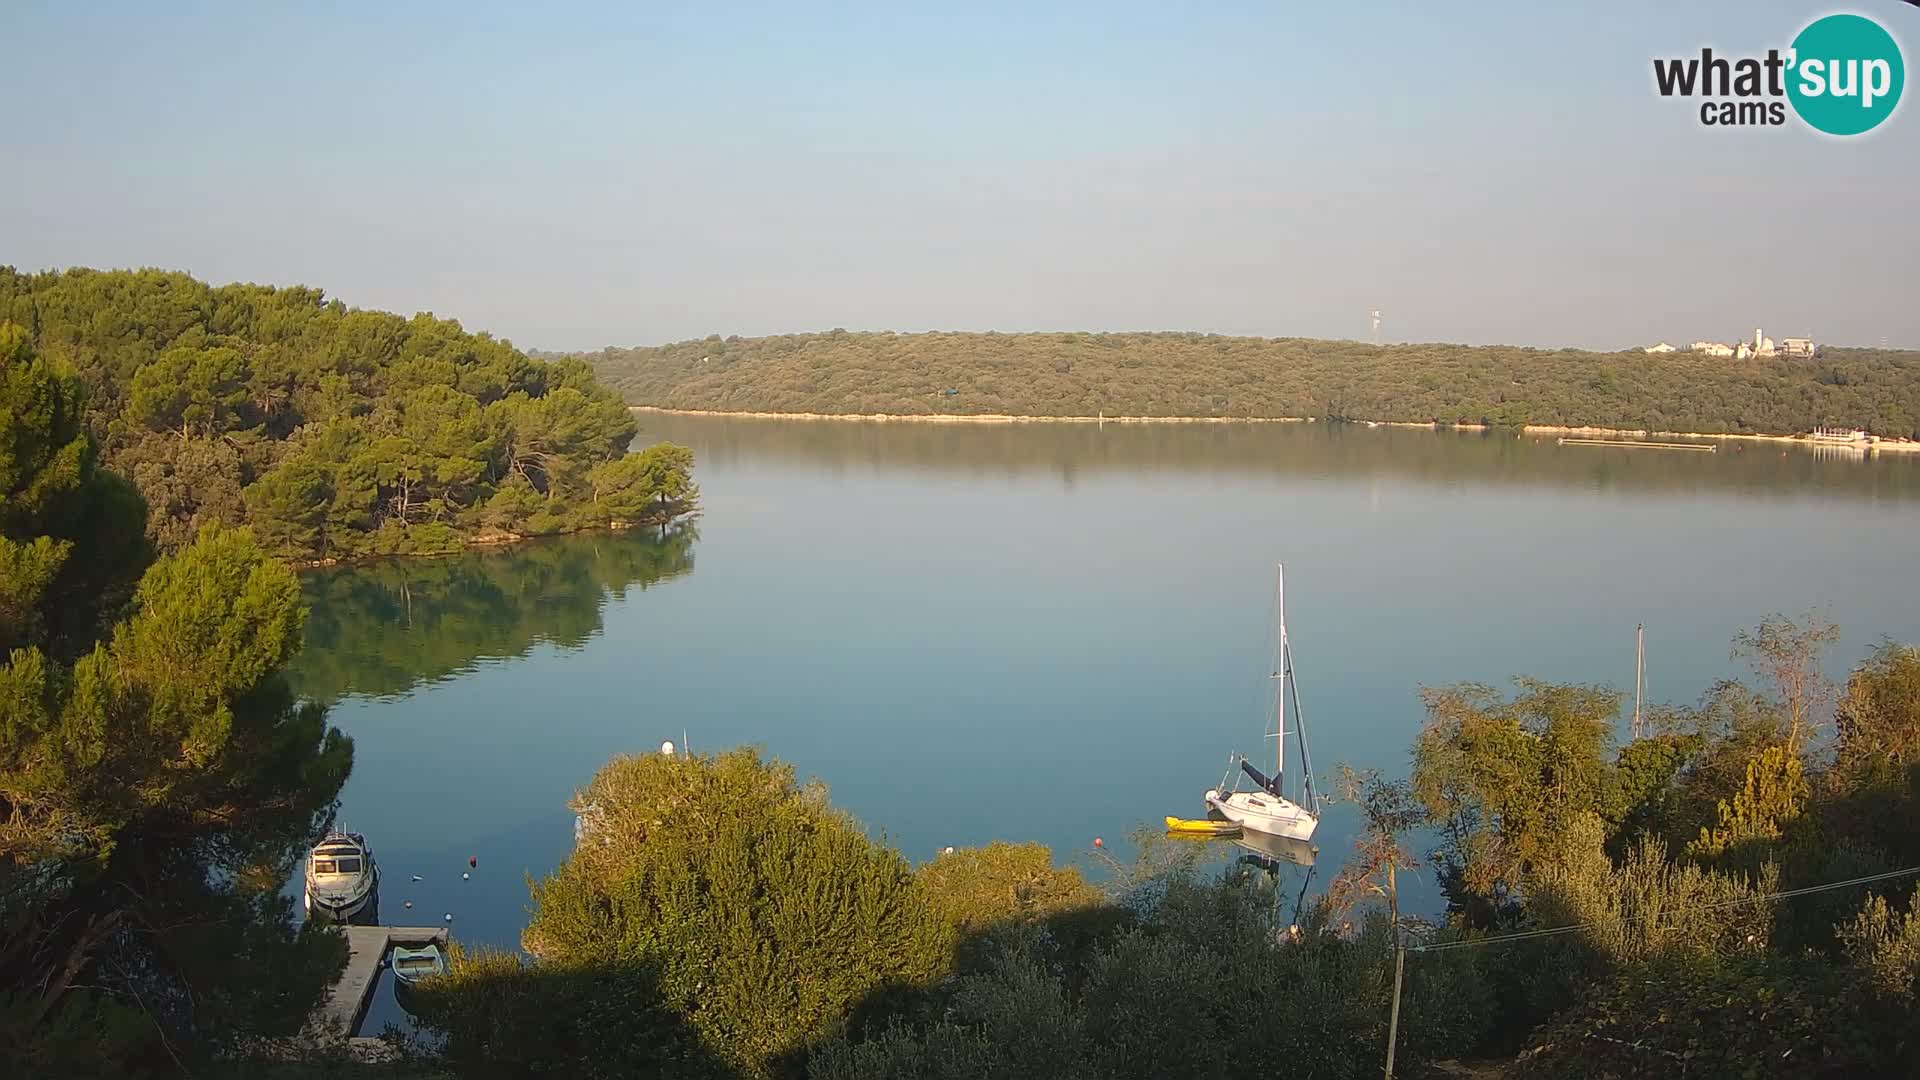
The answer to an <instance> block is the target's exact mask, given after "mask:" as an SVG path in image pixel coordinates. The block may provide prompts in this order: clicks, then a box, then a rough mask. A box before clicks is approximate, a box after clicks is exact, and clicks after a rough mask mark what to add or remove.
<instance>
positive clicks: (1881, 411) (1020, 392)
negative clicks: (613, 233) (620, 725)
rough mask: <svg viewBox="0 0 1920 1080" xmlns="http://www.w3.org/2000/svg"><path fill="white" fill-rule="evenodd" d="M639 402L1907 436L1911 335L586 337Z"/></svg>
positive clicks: (1918, 395) (1914, 420)
mask: <svg viewBox="0 0 1920 1080" xmlns="http://www.w3.org/2000/svg"><path fill="white" fill-rule="evenodd" d="M584 359H586V360H589V361H591V362H592V364H593V366H594V369H595V370H596V371H597V372H598V373H599V375H600V378H601V379H602V380H604V381H605V382H606V383H607V384H609V385H610V386H612V387H613V388H614V389H616V390H618V391H619V392H620V393H622V394H623V395H625V396H626V399H627V400H628V401H629V402H631V403H633V404H637V405H656V406H661V407H664V408H678V409H715V410H723V411H740V412H814V413H902V414H930V413H932V414H940V413H945V414H955V415H967V414H985V415H991V414H1000V413H1008V414H1013V415H1019V416H1095V415H1098V414H1101V413H1105V414H1106V415H1108V416H1313V417H1325V418H1332V419H1354V420H1393V421H1411V422H1417V423H1426V422H1430V421H1437V422H1440V423H1471V424H1481V423H1485V424H1511V425H1518V424H1562V425H1591V426H1596V427H1613V428H1627V429H1642V428H1645V429H1652V430H1659V431H1699V432H1720V433H1752V434H1795V433H1799V432H1804V431H1808V430H1810V429H1812V428H1814V427H1817V426H1819V425H1822V424H1837V425H1844V426H1847V427H1860V428H1866V429H1868V430H1870V431H1873V432H1875V433H1877V434H1880V435H1887V436H1901V437H1911V436H1913V435H1914V434H1915V428H1916V427H1920V353H1916V352H1902V351H1875V350H1868V349H1828V350H1826V351H1825V353H1824V354H1823V355H1822V356H1820V357H1817V358H1814V359H1802V360H1787V359H1769V360H1743V361H1734V360H1725V359H1714V358H1711V357H1706V356H1702V355H1699V354H1693V353H1684V352H1683V353H1666V354H1658V355H1649V354H1646V353H1642V352H1640V351H1638V350H1632V351H1629V352H1622V353H1593V352H1582V351H1579V350H1574V349H1561V350H1557V351H1545V350H1539V349H1522V348H1515V347H1511V346H1504V345H1496V346H1467V345H1387V346H1371V345H1363V344H1360V343H1359V342H1353V341H1315V340H1309V339H1305V338H1236V337H1220V336H1218V335H1213V334H948V333H930V334H890V333H848V332H846V331H844V330H835V331H832V332H830V333H825V334H800V335H789V336H785V337H769V338H737V337H730V338H726V339H722V338H720V337H718V336H714V337H709V338H706V339H704V340H701V341H686V342H681V343H679V344H675V345H663V346H658V347H652V348H639V349H606V350H602V351H601V352H598V353H589V354H584Z"/></svg>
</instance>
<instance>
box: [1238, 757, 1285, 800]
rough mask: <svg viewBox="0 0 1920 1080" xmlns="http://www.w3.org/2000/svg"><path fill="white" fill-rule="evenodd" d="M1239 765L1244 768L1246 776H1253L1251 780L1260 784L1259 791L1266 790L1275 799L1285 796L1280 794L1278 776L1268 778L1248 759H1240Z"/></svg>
mask: <svg viewBox="0 0 1920 1080" xmlns="http://www.w3.org/2000/svg"><path fill="white" fill-rule="evenodd" d="M1240 767H1241V768H1242V769H1244V770H1246V773H1247V775H1248V776H1251V777H1253V782H1254V783H1256V784H1258V785H1260V790H1261V791H1264V792H1266V793H1267V794H1269V795H1271V796H1273V797H1274V798H1276V799H1284V798H1286V796H1285V795H1282V794H1280V778H1279V777H1277V776H1276V777H1273V778H1272V779H1268V777H1267V774H1266V773H1263V772H1261V771H1260V770H1259V769H1256V768H1254V767H1253V762H1251V761H1248V760H1247V759H1246V758H1241V759H1240Z"/></svg>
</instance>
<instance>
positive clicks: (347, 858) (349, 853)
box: [301, 832, 380, 922]
mask: <svg viewBox="0 0 1920 1080" xmlns="http://www.w3.org/2000/svg"><path fill="white" fill-rule="evenodd" d="M379 893H380V867H379V865H378V864H377V863H375V862H374V859H373V848H371V847H369V846H368V845H367V838H366V837H364V836H362V835H360V834H359V833H350V832H330V833H328V834H327V835H325V836H323V837H321V838H320V842H319V843H318V844H315V845H314V846H313V850H312V851H310V852H308V853H307V887H306V892H305V894H304V896H302V898H301V903H302V904H303V905H304V906H305V907H306V911H307V917H308V918H310V919H327V920H331V921H333V922H347V921H349V920H351V919H352V918H353V917H354V916H356V915H359V914H360V913H361V912H363V911H366V910H367V908H368V907H369V906H371V905H373V904H375V903H377V902H378V901H377V898H378V896H379Z"/></svg>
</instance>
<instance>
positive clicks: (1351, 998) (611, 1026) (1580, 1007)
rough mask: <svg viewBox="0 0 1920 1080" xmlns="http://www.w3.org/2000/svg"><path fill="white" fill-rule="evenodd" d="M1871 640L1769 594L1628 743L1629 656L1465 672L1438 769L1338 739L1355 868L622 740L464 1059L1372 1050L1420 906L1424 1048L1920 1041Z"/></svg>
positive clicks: (874, 1070) (744, 1065)
mask: <svg viewBox="0 0 1920 1080" xmlns="http://www.w3.org/2000/svg"><path fill="white" fill-rule="evenodd" d="M1836 638H1837V631H1836V630H1835V628H1833V627H1832V626H1830V625H1827V624H1824V623H1822V622H1820V621H1819V620H1818V619H1816V618H1812V617H1807V618H1803V619H1801V620H1799V621H1795V620H1792V619H1786V618H1781V617H1774V618H1770V619H1768V620H1767V621H1766V622H1764V623H1763V624H1762V625H1761V626H1759V627H1758V628H1756V629H1755V630H1753V631H1751V632H1748V633H1743V634H1741V635H1740V636H1739V637H1738V638H1737V639H1736V641H1735V642H1734V653H1735V655H1736V656H1737V657H1739V658H1741V659H1744V660H1746V661H1749V662H1750V663H1751V665H1752V668H1753V671H1754V675H1755V679H1754V680H1753V681H1752V682H1751V683H1749V682H1743V681H1737V680H1727V681H1724V682H1722V683H1720V684H1718V685H1716V686H1715V687H1714V688H1713V689H1712V690H1711V691H1709V693H1707V694H1706V695H1705V696H1704V697H1703V699H1702V700H1701V701H1699V702H1698V703H1696V704H1694V705H1689V706H1675V707H1661V708H1656V709H1654V710H1652V712H1651V713H1650V715H1649V717H1648V719H1647V722H1646V723H1645V724H1644V725H1643V727H1642V729H1641V730H1640V731H1639V732H1637V733H1635V734H1634V736H1633V737H1632V738H1629V739H1626V740H1624V741H1621V740H1617V739H1616V735H1615V733H1616V732H1618V731H1619V730H1620V724H1621V721H1622V717H1621V698H1620V695H1619V694H1618V693H1616V692H1614V691H1611V690H1607V689H1604V688H1599V687H1592V686H1581V685H1559V684H1550V683H1545V682H1540V681H1537V680H1532V679H1524V678H1522V679H1516V680H1515V685H1514V688H1513V689H1512V690H1510V691H1507V692H1501V691H1499V690H1496V689H1494V688H1491V687H1487V686H1479V685H1471V684H1468V685H1458V686H1448V687H1437V688H1431V689H1428V690H1426V691H1424V692H1423V699H1424V702H1425V705H1426V710H1427V716H1428V718H1427V722H1426V724H1425V725H1424V727H1423V729H1422V730H1421V732H1420V734H1419V736H1418V737H1417V739H1416V740H1415V743H1414V745H1413V747H1412V770H1411V777H1410V779H1409V780H1404V781H1396V780H1391V779H1388V778H1385V777H1383V776H1381V775H1379V774H1375V773H1364V774H1363V773H1356V772H1354V771H1353V770H1350V769H1346V768H1344V767H1343V768H1339V769H1336V770H1335V776H1334V777H1333V778H1332V779H1334V781H1335V784H1334V786H1335V787H1336V788H1337V789H1338V790H1339V792H1340V795H1339V797H1340V799H1341V800H1342V801H1345V802H1349V803H1351V804H1353V805H1355V807H1356V808H1357V809H1358V811H1359V813H1360V817H1361V820H1362V821H1363V823H1364V828H1363V830H1362V835H1361V836H1360V837H1359V839H1358V840H1357V841H1356V842H1355V845H1354V847H1353V849H1352V850H1351V851H1350V852H1332V851H1328V852H1322V853H1321V856H1320V857H1321V859H1322V860H1323V861H1325V862H1329V863H1331V864H1332V865H1331V866H1329V867H1328V870H1329V871H1332V872H1333V873H1332V880H1331V882H1330V883H1329V884H1328V885H1327V887H1326V888H1325V890H1324V891H1323V892H1322V893H1321V894H1320V895H1319V896H1318V897H1304V896H1303V895H1302V894H1300V893H1297V892H1296V891H1295V890H1294V889H1293V888H1292V887H1291V885H1290V883H1289V884H1283V882H1288V879H1286V878H1284V877H1277V876H1275V875H1274V874H1273V872H1272V870H1271V869H1270V868H1269V867H1267V866H1265V865H1262V864H1260V863H1259V862H1258V861H1257V860H1250V857H1248V856H1244V855H1241V856H1239V857H1238V858H1235V859H1233V860H1230V861H1227V863H1226V866H1225V868H1224V869H1221V868H1220V867H1221V863H1222V856H1223V854H1233V853H1236V852H1237V851H1238V849H1236V848H1231V847H1225V850H1224V852H1223V851H1222V850H1220V848H1221V847H1223V846H1224V845H1225V843H1226V842H1224V841H1203V842H1188V841H1178V840H1175V839H1173V838H1171V837H1167V838H1161V837H1157V836H1154V835H1152V834H1143V835H1142V836H1140V837H1139V838H1138V840H1139V851H1140V853H1139V855H1138V856H1137V858H1136V859H1135V860H1134V861H1133V862H1131V863H1129V864H1121V863H1118V862H1113V863H1111V864H1110V868H1109V872H1107V873H1105V874H1103V875H1101V876H1102V877H1104V878H1105V880H1104V881H1099V882H1096V881H1094V880H1090V879H1089V878H1088V877H1086V876H1084V875H1083V874H1082V873H1080V872H1079V871H1077V870H1074V869H1060V868H1058V867H1057V866H1056V865H1055V863H1054V860H1053V857H1052V855H1051V853H1049V852H1048V851H1047V850H1046V849H1044V848H1042V847H1038V846H1035V845H1009V844H993V845H990V846H988V847H986V848H980V849H972V850H962V851H956V852H950V853H947V854H943V855H940V856H938V857H936V858H935V859H933V860H932V861H930V862H927V863H925V864H923V865H921V866H919V867H917V868H915V867H912V866H910V865H909V864H908V863H907V861H906V860H905V859H904V858H903V857H902V856H901V855H900V854H899V852H897V851H895V850H894V849H892V848H891V847H889V846H888V845H887V844H886V843H885V842H884V841H882V840H876V839H873V838H872V837H871V836H869V834H868V833H867V832H866V831H865V830H864V829H862V828H861V827H860V826H859V824H858V823H857V822H855V821H853V820H852V819H851V818H849V817H848V816H847V815H845V814H844V812H841V811H838V810H836V809H834V808H833V807H832V805H831V803H830V802H829V801H828V798H827V793H826V791H825V790H824V788H822V787H820V786H819V785H818V784H803V783H800V782H798V781H797V779H796V777H795V776H794V774H793V771H792V770H791V769H790V768H788V767H786V766H784V765H781V764H780V763H778V762H768V761H764V760H762V759H761V758H759V757H758V756H757V755H756V754H755V753H753V752H752V751H730V752H725V753H720V754H716V755H711V756H695V757H687V756H684V755H682V756H673V757H670V756H664V755H657V754H650V755H644V756H636V757H623V758H620V759H616V760H615V761H614V762H612V763H611V764H609V765H608V766H607V767H606V768H604V769H603V770H602V771H601V772H600V773H599V774H598V775H597V776H595V777H594V778H593V780H592V781H591V782H590V783H589V784H588V785H587V786H586V787H585V788H583V789H582V790H581V792H580V794H579V795H578V797H577V798H576V800H575V802H574V804H573V809H574V810H575V811H576V812H577V813H579V814H581V815H582V819H583V829H584V838H583V840H582V842H581V843H580V844H579V846H578V847H577V848H576V849H575V851H574V853H573V854H572V856H571V857H570V858H568V859H567V860H566V861H565V862H564V863H563V864H562V865H561V866H560V867H559V868H558V869H557V870H556V871H554V872H553V873H552V874H550V875H548V876H547V877H545V878H544V879H542V880H539V881H537V882H535V883H534V884H533V886H532V906H531V911H532V917H531V921H530V923H529V925H528V927H527V930H526V933H525V935H524V938H523V945H524V947H525V950H526V953H527V954H528V955H527V956H522V955H520V954H516V953H510V952H501V951H495V950H479V951H474V952H466V953H463V954H461V955H460V956H459V957H458V958H457V961H456V963H455V965H454V969H453V971H452V973H451V974H450V975H448V976H446V977H444V978H442V979H440V980H437V981H435V982H433V983H430V984H428V985H427V986H426V987H423V990H422V994H423V998H424V1001H423V1004H422V1005H421V1008H420V1013H419V1015H420V1018H421V1020H422V1023H423V1024H424V1026H425V1028H426V1029H427V1030H428V1031H429V1032H431V1033H433V1034H434V1035H435V1036H436V1038H437V1039H440V1040H444V1041H443V1042H435V1043H432V1044H431V1049H432V1053H433V1057H432V1063H433V1064H434V1065H435V1066H436V1067H445V1068H450V1069H451V1070H452V1071H454V1072H455V1073H457V1074H460V1075H543V1076H569V1077H616V1076H622V1077H624V1076H661V1077H666V1076H673V1077H751V1078H774V1077H794V1078H798V1077H809V1078H813V1080H888V1078H896V1077H918V1078H928V1080H990V1078H991V1080H999V1078H1009V1080H1010V1078H1014V1077H1027V1076H1057V1077H1070V1078H1084V1080H1108V1078H1111V1080H1122V1078H1132V1077H1191V1076H1224V1075H1248V1076H1283V1075H1285V1076H1293V1075H1300V1076H1314V1077H1333V1078H1351V1080H1361V1078H1366V1077H1377V1076H1379V1075H1381V1070H1382V1063H1383V1059H1384V1057H1385V1053H1386V1047H1387V1042H1388V1030H1389V1015H1390V1003H1391V1001H1392V995H1393V985H1394V968H1395V953H1396V948H1395V943H1396V941H1399V942H1403V943H1404V945H1405V949H1406V951H1405V953H1404V955H1403V959H1404V992H1403V994H1402V1002H1401V1009H1400V1013H1399V1031H1398V1037H1397V1041H1396V1044H1395V1045H1396V1057H1397V1060H1396V1071H1395V1073H1394V1075H1397V1076H1408V1077H1431V1076H1443V1075H1460V1074H1461V1073H1460V1072H1459V1071H1458V1069H1459V1065H1458V1063H1462V1062H1464V1063H1469V1064H1470V1065H1471V1067H1472V1075H1489V1076H1490V1075H1501V1076H1512V1077H1573V1078H1593V1080H1601V1078H1606V1080H1626V1078H1630V1077H1647V1076H1682V1077H1685V1076H1697V1077H1723V1076H1742V1077H1782V1078H1784V1077H1856V1076H1912V1075H1916V1070H1920V1040H1916V1037H1915V1033H1916V1031H1920V1023H1917V1022H1920V981H1917V980H1920V910H1916V903H1917V902H1920V888H1917V887H1916V886H1917V884H1920V880H1917V879H1920V829H1916V828H1915V827H1914V816H1913V815H1914V813H1915V811H1916V809H1920V649H1915V648H1912V647H1907V646H1900V645H1895V644H1885V645H1883V646H1882V647H1880V648H1879V649H1877V650H1876V651H1875V652H1874V653H1873V654H1872V655H1871V656H1869V657H1868V658H1867V659H1866V660H1865V661H1864V662H1863V663H1861V664H1860V665H1859V666H1858V667H1857V668H1856V669H1855V670H1854V671H1853V672H1852V674H1851V676H1850V678H1849V679H1848V680H1847V682H1846V683H1845V685H1844V686H1834V685H1830V684H1828V683H1827V682H1826V681H1825V680H1824V679H1823V678H1822V676H1821V675H1820V672H1821V671H1822V670H1823V668H1822V659H1823V654H1824V652H1825V650H1826V649H1828V648H1829V647H1830V646H1831V644H1832V642H1833V641H1834V640H1836ZM1416 843H1418V844H1420V845H1422V846H1425V847H1426V849H1427V850H1426V851H1425V852H1424V857H1421V853H1420V852H1419V851H1418V848H1417V847H1416V846H1415V845H1416ZM1250 861H1252V862H1253V865H1248V864H1249V862H1250ZM1343 864H1344V865H1343ZM1422 868H1424V869H1426V870H1430V871H1431V872H1433V873H1434V874H1435V875H1436V876H1437V877H1438V878H1439V880H1440V882H1441V884H1442V887H1443V891H1444V893H1445V895H1446V897H1447V900H1448V905H1447V909H1446V911H1445V912H1443V913H1439V914H1438V915H1437V916H1435V917H1423V916H1419V915H1415V916H1412V917H1408V918H1404V919H1403V920H1402V921H1401V922H1400V923H1399V924H1398V927H1397V928H1396V924H1395V921H1394V916H1393V914H1392V912H1393V908H1392V906H1391V900H1390V898H1391V896H1392V886H1393V882H1394V881H1395V880H1396V877H1397V875H1400V874H1404V873H1406V872H1408V871H1415V870H1421V869H1422ZM422 1064H423V1066H425V1065H427V1064H428V1062H427V1060H426V1059H425V1058H423V1059H422Z"/></svg>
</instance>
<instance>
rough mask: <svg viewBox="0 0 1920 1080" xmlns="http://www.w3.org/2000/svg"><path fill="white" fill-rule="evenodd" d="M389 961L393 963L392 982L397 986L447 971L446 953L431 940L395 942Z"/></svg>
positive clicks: (409, 984)
mask: <svg viewBox="0 0 1920 1080" xmlns="http://www.w3.org/2000/svg"><path fill="white" fill-rule="evenodd" d="M389 962H390V963H391V964H392V965H393V979H394V982H395V983H396V984H397V985H399V986H413V985H414V984H416V983H418V982H419V981H420V980H421V979H425V978H427V977H429V976H432V975H445V974H446V973H447V954H446V953H445V952H443V951H442V950H441V948H440V946H439V945H438V944H436V943H434V942H431V941H429V942H426V943H425V944H422V945H400V944H395V945H394V947H393V956H392V958H391V960H390V961H389Z"/></svg>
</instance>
